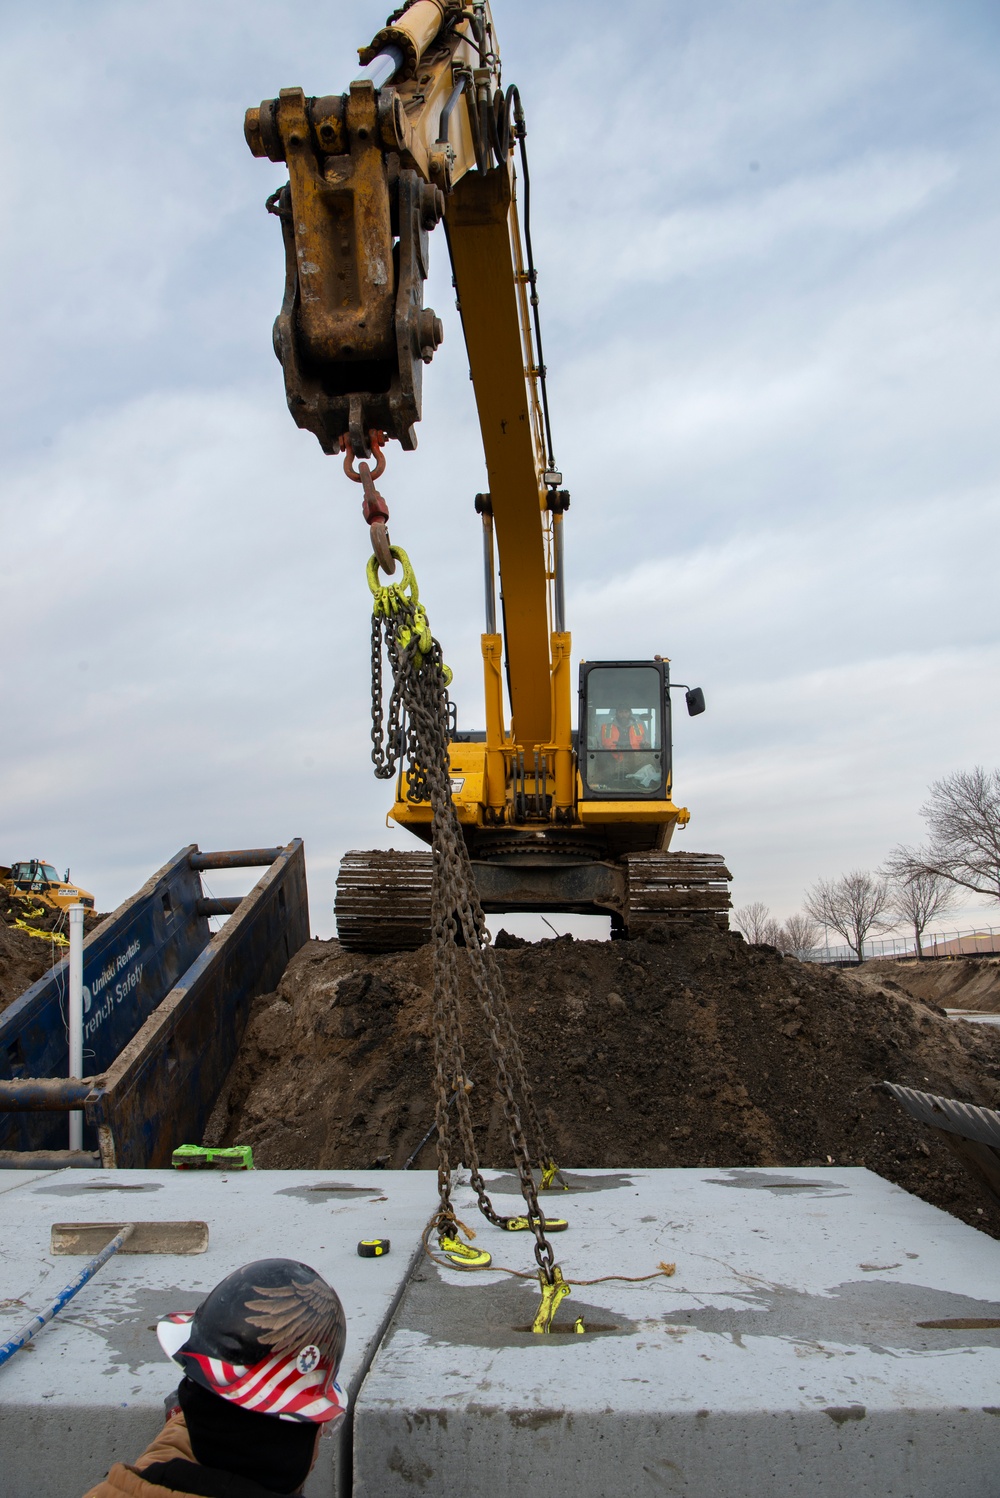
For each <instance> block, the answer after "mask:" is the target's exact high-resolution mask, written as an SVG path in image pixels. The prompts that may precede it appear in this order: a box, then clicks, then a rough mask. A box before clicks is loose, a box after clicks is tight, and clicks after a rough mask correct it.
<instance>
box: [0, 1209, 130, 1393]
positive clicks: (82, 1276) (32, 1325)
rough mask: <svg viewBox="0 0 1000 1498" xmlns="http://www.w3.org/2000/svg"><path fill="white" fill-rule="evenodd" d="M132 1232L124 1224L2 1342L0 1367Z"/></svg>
mask: <svg viewBox="0 0 1000 1498" xmlns="http://www.w3.org/2000/svg"><path fill="white" fill-rule="evenodd" d="M134 1232H135V1225H134V1223H131V1222H129V1223H126V1224H125V1226H124V1227H123V1228H122V1230H121V1232H120V1233H116V1235H115V1236H114V1237H113V1238H112V1240H111V1242H110V1243H109V1244H108V1245H107V1246H106V1247H105V1248H102V1249H101V1251H100V1253H99V1254H96V1255H95V1257H94V1258H92V1259H89V1260H88V1261H87V1263H86V1264H84V1266H83V1268H82V1269H81V1270H80V1273H79V1274H78V1275H77V1276H76V1279H73V1280H70V1282H69V1284H68V1285H67V1286H66V1287H65V1289H62V1290H60V1291H59V1294H58V1295H57V1296H56V1298H55V1300H53V1301H52V1302H51V1304H49V1305H47V1306H46V1307H45V1310H44V1311H40V1312H39V1313H38V1315H37V1316H35V1317H34V1318H33V1319H32V1320H31V1321H29V1322H28V1324H27V1326H26V1327H24V1328H23V1330H21V1331H19V1332H18V1334H17V1336H16V1337H11V1339H10V1341H9V1342H4V1343H3V1344H2V1345H0V1366H2V1365H3V1364H4V1363H6V1362H9V1360H10V1359H11V1358H12V1357H13V1356H14V1354H15V1352H19V1351H20V1350H21V1348H22V1347H24V1345H25V1344H26V1343H27V1342H30V1341H31V1339H32V1337H33V1336H34V1335H35V1333H36V1332H40V1331H41V1329H42V1327H43V1326H45V1324H46V1323H47V1322H49V1321H51V1320H52V1318H53V1316H57V1315H58V1314H59V1312H60V1311H61V1310H62V1308H63V1306H65V1305H67V1304H68V1303H69V1301H71V1300H72V1299H73V1296H74V1295H75V1294H76V1292H77V1291H78V1290H82V1289H83V1287H84V1285H85V1284H86V1283H87V1281H88V1280H90V1279H93V1277H94V1275H95V1274H96V1273H97V1271H98V1270H99V1269H100V1267H101V1265H102V1264H106V1263H107V1262H108V1260H109V1259H110V1258H111V1255H112V1254H116V1253H117V1252H118V1250H119V1249H120V1248H121V1246H122V1244H123V1243H125V1242H127V1240H128V1239H129V1238H131V1236H132V1234H133V1233H134Z"/></svg>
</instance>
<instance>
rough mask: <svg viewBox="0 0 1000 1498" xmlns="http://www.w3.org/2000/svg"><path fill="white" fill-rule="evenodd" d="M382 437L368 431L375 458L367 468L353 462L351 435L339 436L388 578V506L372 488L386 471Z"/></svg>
mask: <svg viewBox="0 0 1000 1498" xmlns="http://www.w3.org/2000/svg"><path fill="white" fill-rule="evenodd" d="M384 439H385V433H384V432H379V431H376V430H375V429H374V428H373V429H372V431H370V432H369V433H368V440H369V442H370V443H371V450H372V454H373V456H374V459H375V467H374V468H370V467H369V466H368V464H367V463H361V464H358V465H356V464H355V459H354V449H353V448H352V446H351V439H350V437H348V436H346V435H345V436H342V437H341V439H340V446H341V451H342V452H343V454H344V472H345V473H346V474H347V477H348V478H349V479H352V480H353V482H354V483H355V484H360V485H361V487H362V489H363V490H364V493H365V497H364V500H363V501H362V504H361V513H362V515H363V516H364V517H365V519H366V520H367V522H368V530H369V534H370V536H371V543H372V551H373V552H374V553H375V556H376V557H377V559H378V564H379V566H380V567H381V569H382V571H383V572H384V573H385V574H386V576H387V577H391V576H392V575H393V573H394V572H395V570H396V563H395V559H394V558H393V555H392V547H391V545H390V543H389V532H388V529H387V525H388V520H389V506H388V505H387V504H386V502H385V500H384V499H383V497H382V495H381V494H380V493H379V492H378V490H377V489H376V488H375V480H376V479H377V478H379V477H380V476H381V474H383V473H384V472H385V452H384V451H383V447H382V443H383V441H384Z"/></svg>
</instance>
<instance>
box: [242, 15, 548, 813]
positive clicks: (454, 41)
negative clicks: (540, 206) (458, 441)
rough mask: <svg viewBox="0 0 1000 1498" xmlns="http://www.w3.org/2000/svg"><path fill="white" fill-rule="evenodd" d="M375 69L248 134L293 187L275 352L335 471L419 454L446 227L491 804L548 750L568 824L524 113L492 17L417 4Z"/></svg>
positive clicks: (371, 49)
mask: <svg viewBox="0 0 1000 1498" xmlns="http://www.w3.org/2000/svg"><path fill="white" fill-rule="evenodd" d="M360 57H361V60H362V62H363V63H364V64H365V67H364V68H363V69H362V73H361V75H360V76H359V77H358V78H356V79H355V80H354V81H353V82H352V84H351V86H350V90H349V92H348V93H347V94H344V95H329V96H327V97H324V98H316V99H310V98H307V97H306V96H305V95H304V94H303V92H302V90H301V89H282V91H281V93H280V94H279V96H278V98H277V99H270V100H265V101H264V102H263V103H262V104H261V105H260V107H259V108H257V109H250V110H248V111H247V115H246V125H245V131H246V137H247V141H248V143H249V145H250V149H251V150H252V151H253V153H254V154H255V155H257V156H267V157H269V158H270V159H271V160H272V161H284V162H286V163H287V166H288V172H289V181H288V186H287V187H285V188H284V189H282V191H281V192H279V193H277V194H276V195H275V197H274V199H273V200H269V206H270V207H271V208H272V211H274V212H275V213H277V215H278V216H279V218H280V219H281V225H282V233H283V237H284V244H285V261H286V274H285V294H284V299H283V302H282V306H281V311H280V312H279V314H278V317H277V320H276V322H275V325H274V346H275V352H276V354H277V356H278V358H279V359H280V361H281V364H282V368H283V370H284V375H285V390H286V395H287V399H288V405H289V409H290V410H291V413H292V415H293V417H294V418H295V420H296V422H297V423H298V424H299V426H302V427H305V428H306V429H307V430H309V431H312V432H313V433H314V434H315V435H316V437H317V438H318V439H319V442H320V444H321V445H322V447H323V449H324V451H325V452H328V453H334V452H337V451H340V450H343V449H344V448H346V447H347V446H348V445H349V446H350V449H351V452H352V453H353V454H354V455H355V456H356V457H367V456H369V455H370V453H371V450H372V445H373V436H372V434H373V433H384V434H385V436H386V437H387V438H389V439H392V438H395V439H396V440H397V441H398V442H400V444H401V445H402V446H403V448H405V449H412V448H414V447H415V446H416V435H415V432H414V426H415V424H416V422H417V421H419V419H420V407H421V378H422V366H423V364H425V363H429V362H430V360H431V358H432V357H433V355H434V351H435V349H436V348H437V346H438V345H439V344H440V342H441V338H442V326H441V322H440V320H439V318H438V317H437V316H436V315H435V313H434V312H433V310H432V309H430V308H426V307H424V305H423V283H424V280H425V278H426V276H427V271H428V233H429V231H430V230H431V229H433V228H434V226H435V225H436V224H437V223H438V222H439V221H440V219H441V218H442V217H443V218H444V220H445V227H446V231H447V235H448V243H449V248H450V251H451V259H452V267H453V272H454V282H455V288H456V293H457V299H458V304H459V307H460V310H461V316H462V323H463V328H464V331H465V339H466V347H467V350H468V356H469V365H470V372H471V375H472V382H473V387H474V390H475V394H476V402H477V406H478V411H479V421H480V427H481V429H482V437H483V448H484V453H485V458H486V469H487V474H488V477H489V493H488V495H487V496H481V497H480V502H479V509H480V513H481V514H482V517H483V524H484V526H485V527H486V529H487V531H490V530H492V529H493V528H495V535H496V543H497V549H498V552H499V564H500V577H501V588H502V599H503V618H504V634H505V637H506V664H507V681H508V691H509V696H510V702H511V715H512V726H511V731H510V734H509V735H508V734H507V733H506V730H505V728H504V725H503V706H502V674H501V665H500V661H501V641H500V638H499V636H498V634H497V631H496V629H495V626H494V628H492V629H488V630H487V636H486V637H485V640H484V658H485V669H486V680H487V698H488V701H487V722H488V742H489V743H490V749H491V753H492V756H493V757H494V758H493V774H492V775H491V776H490V777H489V779H490V783H491V784H492V786H493V801H494V805H495V808H496V809H497V810H499V809H500V808H501V807H502V805H503V801H504V794H505V791H504V779H505V776H504V774H503V772H502V765H501V764H500V762H499V761H498V760H497V759H496V758H495V756H496V755H498V754H499V753H500V751H501V746H502V744H503V743H505V742H510V743H516V744H517V745H519V746H520V747H521V749H522V751H523V752H524V753H526V754H527V756H528V759H529V762H530V761H531V760H532V759H533V756H534V752H535V750H536V749H545V748H546V747H547V748H549V750H550V751H551V752H552V753H556V752H557V751H560V750H561V758H562V759H563V760H564V761H565V762H564V763H562V764H561V765H560V769H561V771H562V773H561V776H560V779H561V781H562V785H561V796H560V798H559V799H560V800H561V801H562V803H563V805H565V806H568V805H570V804H571V803H572V799H573V797H572V765H571V744H570V723H569V701H570V683H569V678H568V674H566V679H565V680H564V681H563V680H559V681H557V682H556V683H555V685H554V683H553V672H554V671H555V674H556V675H557V676H558V675H559V673H560V669H562V670H563V671H564V674H565V673H568V671H569V637H568V635H566V634H565V629H564V621H563V619H562V618H561V612H562V607H561V577H559V579H558V588H557V589H556V590H555V591H552V590H550V583H555V582H556V576H555V574H556V573H557V571H558V570H559V563H560V559H561V551H562V547H561V536H558V535H557V534H556V532H557V531H558V529H559V527H560V525H561V518H562V513H563V511H564V509H565V507H566V504H567V502H568V496H566V494H565V492H564V491H563V490H561V489H560V488H559V485H560V484H561V475H559V474H558V473H556V472H555V471H554V469H553V466H552V460H551V453H550V452H548V451H547V450H546V444H545V438H546V428H547V423H546V422H545V420H544V415H543V409H542V401H541V399H540V386H541V381H542V378H543V373H544V372H543V371H542V370H541V369H540V367H539V363H538V359H537V357H536V352H535V344H534V341H533V337H532V302H533V300H535V304H536V305H537V300H536V298H535V288H534V284H533V281H534V274H533V270H529V269H528V268H527V267H526V265H525V259H524V253H523V243H522V235H521V229H520V223H519V218H518V209H517V198H516V179H515V166H514V151H515V146H516V143H517V140H518V138H519V137H523V130H524V122H523V117H522V116H521V114H520V106H519V100H518V96H517V93H516V90H513V89H509V90H508V91H507V92H506V94H505V93H503V92H502V90H501V88H500V62H499V56H498V53H497V48H496V41H495V34H494V30H493V21H492V17H491V15H490V10H489V6H488V5H487V4H486V3H484V0H474V3H473V5H472V8H471V10H462V9H461V7H460V6H459V5H457V4H454V3H451V0H415V3H414V4H411V5H409V6H407V7H405V8H404V9H403V10H402V11H401V12H399V13H397V14H396V16H395V17H393V18H391V19H390V21H389V23H388V24H387V25H386V26H385V27H384V28H383V29H382V30H381V31H379V32H378V33H377V35H376V36H375V37H374V38H373V40H372V43H371V45H370V46H368V47H366V48H362V49H361V52H360ZM374 440H375V443H376V445H377V444H378V442H379V441H380V439H379V438H378V437H376V438H375V439H374ZM488 539H489V540H491V539H492V538H491V537H489V538H488ZM550 592H551V596H550ZM557 593H558V596H556V594H557ZM554 636H555V637H556V638H554ZM559 703H563V704H565V711H563V712H557V710H556V709H557V705H558V704H559ZM557 719H558V720H559V721H557Z"/></svg>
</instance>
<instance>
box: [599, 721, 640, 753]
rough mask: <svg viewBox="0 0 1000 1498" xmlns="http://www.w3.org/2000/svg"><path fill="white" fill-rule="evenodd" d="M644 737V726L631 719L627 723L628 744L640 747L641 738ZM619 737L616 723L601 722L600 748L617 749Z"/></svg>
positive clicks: (633, 747)
mask: <svg viewBox="0 0 1000 1498" xmlns="http://www.w3.org/2000/svg"><path fill="white" fill-rule="evenodd" d="M645 737H646V730H645V728H644V727H643V725H642V724H641V723H637V722H636V721H635V719H633V720H632V722H631V723H630V724H629V730H628V741H629V746H630V747H631V748H632V749H641V748H642V745H643V740H644V739H645ZM620 738H621V729H620V728H619V727H618V724H617V723H602V724H601V748H602V749H617V748H618V742H619V740H620Z"/></svg>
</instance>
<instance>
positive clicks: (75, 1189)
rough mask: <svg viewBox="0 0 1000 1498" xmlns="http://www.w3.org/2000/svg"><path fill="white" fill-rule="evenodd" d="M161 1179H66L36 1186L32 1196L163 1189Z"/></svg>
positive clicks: (87, 1194)
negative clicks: (59, 1182) (140, 1180)
mask: <svg viewBox="0 0 1000 1498" xmlns="http://www.w3.org/2000/svg"><path fill="white" fill-rule="evenodd" d="M162 1190H163V1184H162V1182H160V1181H142V1182H139V1181H136V1182H135V1183H134V1184H129V1183H126V1182H124V1181H123V1182H120V1183H119V1182H116V1181H80V1182H79V1184H77V1182H76V1181H64V1182H62V1183H61V1184H60V1185H58V1186H36V1187H35V1189H34V1191H33V1192H32V1193H31V1194H32V1196H89V1195H90V1193H91V1192H93V1191H98V1192H105V1191H162Z"/></svg>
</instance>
